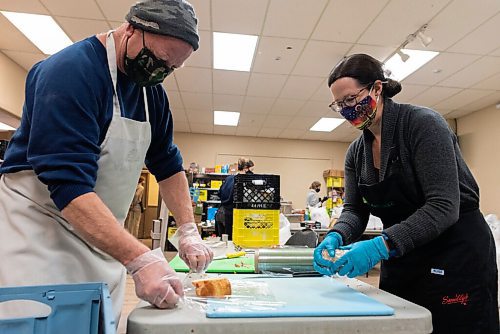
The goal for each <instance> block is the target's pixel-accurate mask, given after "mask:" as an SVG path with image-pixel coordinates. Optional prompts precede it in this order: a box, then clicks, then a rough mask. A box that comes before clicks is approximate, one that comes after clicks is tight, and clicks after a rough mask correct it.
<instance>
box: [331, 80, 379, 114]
mask: <svg viewBox="0 0 500 334" xmlns="http://www.w3.org/2000/svg"><path fill="white" fill-rule="evenodd" d="M368 87H369V86H365V87H363V88H361V89H360V90H359V92H358V93H357V94H355V95H351V96H347V97H346V98H344V99H343V100H342V101H333V102H332V103H330V105H329V106H328V107H330V109H332V110H333V111H335V112H340V111H341V110H342V108H345V107H354V106H355V105H356V104H357V103H358V102H359V101H358V97H359V95H360V94H361V92H362V91H364V90H365V89H367V88H368Z"/></svg>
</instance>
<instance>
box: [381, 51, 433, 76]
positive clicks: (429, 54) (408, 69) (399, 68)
mask: <svg viewBox="0 0 500 334" xmlns="http://www.w3.org/2000/svg"><path fill="white" fill-rule="evenodd" d="M401 51H403V52H404V53H405V54H407V55H408V56H409V58H408V59H406V61H403V60H402V59H401V57H400V56H399V55H398V54H397V53H396V54H394V55H393V56H392V57H391V58H389V59H388V60H387V61H386V62H385V68H386V69H387V70H389V71H390V72H391V75H390V78H391V79H394V80H397V81H401V80H403V79H404V78H406V77H407V76H409V75H410V74H412V73H413V72H415V71H416V70H418V69H419V68H420V67H422V66H424V65H425V64H426V63H427V62H429V61H430V60H431V59H432V58H434V57H436V56H437V55H438V54H439V52H435V51H422V50H410V49H401Z"/></svg>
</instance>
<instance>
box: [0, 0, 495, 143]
mask: <svg viewBox="0 0 500 334" xmlns="http://www.w3.org/2000/svg"><path fill="white" fill-rule="evenodd" d="M134 2H135V1H132V0H23V1H12V0H0V10H7V11H19V12H27V13H37V14H47V15H52V16H53V17H54V19H55V20H56V21H57V22H58V23H59V25H60V26H61V27H62V28H63V30H64V31H65V32H66V33H67V34H68V36H69V37H70V38H71V39H72V40H73V41H78V40H80V39H83V38H86V37H87V36H90V35H93V34H96V33H98V32H102V31H106V30H108V29H111V28H114V27H117V26H119V25H120V24H121V23H122V21H123V17H124V16H125V14H126V12H127V11H128V8H129V7H130V6H131V5H132V4H133V3H134ZM191 3H192V4H193V6H194V7H195V10H196V12H197V15H198V18H199V29H200V36H201V42H200V45H201V46H200V49H199V50H198V51H197V52H196V53H194V54H193V56H192V57H191V58H190V59H188V61H187V62H186V64H185V67H184V68H182V69H180V70H178V71H176V72H175V74H174V75H171V76H170V77H168V78H167V80H166V82H165V83H164V86H165V88H166V90H167V94H168V96H169V99H170V102H171V109H172V113H173V115H174V121H175V129H176V131H179V132H188V133H207V134H222V135H236V136H251V137H270V138H289V139H305V140H325V141H343V142H350V141H352V140H353V139H354V138H355V137H356V136H357V135H358V134H359V133H358V132H357V131H356V130H354V129H353V128H351V127H350V126H349V125H348V124H346V123H344V124H343V125H341V126H340V127H339V128H337V129H335V130H334V131H332V132H330V133H322V132H310V131H309V128H310V127H311V126H312V125H313V124H314V123H316V121H318V120H319V119H320V118H321V117H339V115H336V114H334V113H333V112H331V111H330V110H329V109H328V107H327V105H328V104H329V103H330V102H331V96H330V91H329V89H328V87H327V84H326V80H327V76H328V73H329V71H330V70H331V68H332V66H333V65H335V64H336V63H337V62H338V61H339V60H340V59H341V58H342V57H343V56H344V55H348V54H351V53H359V52H364V53H369V54H371V55H373V56H374V57H376V58H377V59H379V60H381V61H382V60H385V59H386V58H387V57H388V56H389V55H391V54H392V53H393V52H394V51H395V50H396V49H397V47H398V46H399V45H400V44H401V43H402V42H403V41H404V40H405V39H406V37H407V36H408V35H409V34H411V33H412V32H414V31H416V30H417V29H418V28H419V27H420V26H422V25H423V24H424V23H429V28H428V29H427V32H426V33H427V35H429V36H431V37H432V38H433V39H434V40H433V42H432V43H431V44H430V45H429V47H428V48H427V50H432V51H439V52H440V54H439V55H438V56H437V57H436V58H434V59H433V60H432V61H430V62H429V63H427V64H426V65H425V66H423V67H422V68H420V69H419V70H418V71H416V72H415V73H413V74H412V75H410V76H408V77H407V78H406V79H404V80H403V82H402V84H403V91H402V92H401V93H400V94H398V95H397V96H396V97H395V100H397V101H399V102H403V103H414V104H419V105H425V106H428V107H432V108H434V109H435V110H437V111H438V112H439V113H441V114H442V115H444V116H445V117H446V118H457V117H461V116H464V115H466V114H469V113H472V112H474V111H477V110H480V109H482V108H485V107H488V106H490V105H494V104H496V103H498V102H499V101H500V38H498V31H500V1H498V0H481V1H470V0H420V1H412V0H377V1H347V0H330V1H328V0H314V1H303V0H252V1H248V0H191ZM0 30H1V31H2V34H0V52H3V53H4V54H5V55H7V56H8V57H9V58H11V59H12V60H13V61H14V62H16V63H17V64H19V65H20V66H22V67H23V68H25V69H26V70H28V69H29V68H30V67H31V66H32V65H33V64H34V63H36V62H37V61H39V60H42V59H44V58H45V57H46V56H45V55H44V54H42V53H41V52H40V51H39V50H38V49H37V48H36V47H35V46H34V45H33V44H32V43H31V42H30V41H29V40H27V39H26V38H25V37H24V36H23V35H22V34H21V33H20V32H19V31H18V30H17V29H16V28H15V27H14V26H12V25H11V24H10V23H9V22H8V21H7V20H6V19H5V18H4V17H3V16H2V15H0ZM214 31H217V32H230V33H241V34H252V35H258V36H259V42H258V45H257V51H256V54H255V57H254V61H253V65H252V68H251V71H250V72H235V71H224V70H214V69H213V68H212V37H211V36H212V32H214ZM407 47H408V48H413V49H422V50H424V49H425V48H424V47H423V46H421V45H420V44H419V42H418V41H417V40H416V41H414V42H412V43H411V44H409V45H408V46H407ZM213 110H228V111H239V112H241V116H240V123H239V125H238V126H237V127H227V126H214V125H213Z"/></svg>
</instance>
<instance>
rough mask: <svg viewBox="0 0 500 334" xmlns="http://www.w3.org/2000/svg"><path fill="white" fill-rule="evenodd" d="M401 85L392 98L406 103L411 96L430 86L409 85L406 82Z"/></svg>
mask: <svg viewBox="0 0 500 334" xmlns="http://www.w3.org/2000/svg"><path fill="white" fill-rule="evenodd" d="M401 86H403V89H402V90H401V92H399V93H398V94H397V95H396V96H394V98H393V99H394V100H396V101H398V102H400V103H408V102H409V101H410V100H411V99H412V98H414V97H415V96H417V95H418V94H420V93H422V92H423V91H425V90H427V89H429V88H430V87H429V86H423V85H411V84H407V83H406V82H405V83H403V84H402V85H401Z"/></svg>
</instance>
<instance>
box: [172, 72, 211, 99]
mask: <svg viewBox="0 0 500 334" xmlns="http://www.w3.org/2000/svg"><path fill="white" fill-rule="evenodd" d="M175 78H176V79H177V84H178V85H179V90H180V91H182V92H197V93H212V70H210V69H208V68H194V67H183V68H180V69H179V70H177V71H176V72H175Z"/></svg>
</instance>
